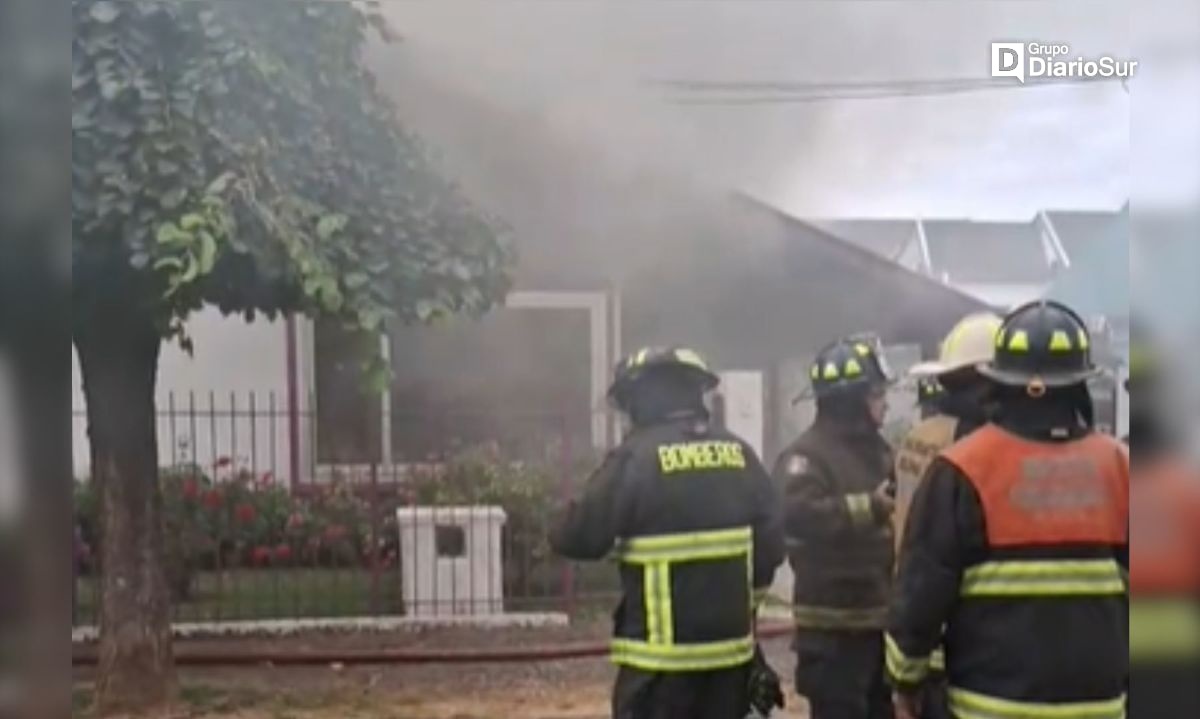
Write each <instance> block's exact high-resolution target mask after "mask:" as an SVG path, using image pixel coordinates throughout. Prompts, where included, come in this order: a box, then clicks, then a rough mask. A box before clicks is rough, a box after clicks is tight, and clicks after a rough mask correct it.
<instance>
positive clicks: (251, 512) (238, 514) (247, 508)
mask: <svg viewBox="0 0 1200 719" xmlns="http://www.w3.org/2000/svg"><path fill="white" fill-rule="evenodd" d="M233 516H234V518H236V519H237V521H238V522H239V523H240V524H251V523H253V522H254V519H255V517H257V516H258V511H257V510H255V509H254V505H253V504H248V503H246V502H243V503H242V504H239V505H238V506H237V508H236V509H234V510H233Z"/></svg>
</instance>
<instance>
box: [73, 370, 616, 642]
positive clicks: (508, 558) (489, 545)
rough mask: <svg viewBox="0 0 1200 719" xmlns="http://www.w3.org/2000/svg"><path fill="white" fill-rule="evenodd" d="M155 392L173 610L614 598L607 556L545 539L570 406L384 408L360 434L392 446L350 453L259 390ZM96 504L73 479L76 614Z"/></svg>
mask: <svg viewBox="0 0 1200 719" xmlns="http://www.w3.org/2000/svg"><path fill="white" fill-rule="evenodd" d="M159 404H160V409H159V418H158V430H159V456H160V464H161V466H162V467H163V471H162V480H161V481H162V487H163V492H164V533H165V542H164V553H165V555H166V570H167V577H168V580H169V583H170V586H171V591H172V594H173V598H174V611H175V617H176V620H177V621H179V622H207V621H234V620H250V619H287V618H330V617H382V616H462V615H467V614H471V615H480V614H495V613H498V612H514V611H563V612H568V613H576V612H580V611H591V610H592V609H593V608H599V607H601V606H607V605H608V604H609V600H610V599H611V597H612V596H613V595H614V594H615V591H616V589H617V577H616V572H615V569H614V568H613V567H612V566H610V565H607V564H603V563H601V564H592V565H574V564H572V563H569V562H566V561H564V560H562V559H561V558H558V557H556V556H554V555H553V553H552V552H551V551H550V547H549V541H548V535H549V532H550V528H551V524H552V522H553V521H554V516H555V514H556V510H557V507H558V506H559V505H560V504H561V502H562V501H563V500H564V499H565V498H567V497H568V496H570V495H572V494H574V493H575V492H577V491H578V489H579V487H580V486H581V484H582V482H583V480H584V478H585V477H586V476H587V474H588V472H589V471H590V470H591V468H592V467H593V466H594V465H595V463H596V461H597V459H598V451H597V450H596V449H595V448H594V445H595V444H596V442H595V441H594V439H595V438H594V437H592V436H591V434H590V428H591V427H593V426H594V423H593V421H592V420H593V419H594V418H593V417H591V416H588V415H587V414H586V413H575V414H571V413H559V412H546V411H512V410H506V411H477V410H476V411H466V410H454V411H441V412H437V413H433V412H423V413H415V412H412V413H406V412H394V413H389V414H387V415H382V416H380V417H379V422H380V425H381V427H380V428H377V429H376V430H375V431H376V435H377V437H378V436H380V435H382V434H383V433H385V432H390V433H391V436H390V439H391V445H392V446H391V447H390V448H384V449H383V450H380V451H378V452H376V451H374V450H373V448H369V449H368V451H366V452H364V453H362V455H361V456H356V455H355V448H354V447H350V448H349V450H347V448H346V446H344V445H343V446H341V447H337V446H335V445H336V443H335V445H331V444H330V440H327V439H323V438H322V433H325V434H326V436H337V435H339V434H340V435H342V436H344V435H345V434H346V433H345V431H344V430H345V427H344V426H343V427H337V426H334V427H331V426H330V422H331V421H332V420H331V419H330V418H328V417H319V416H317V415H316V414H315V413H313V412H308V411H290V410H289V409H288V408H286V407H282V406H280V405H279V403H277V402H276V400H275V398H274V397H273V395H269V394H268V395H265V396H259V395H254V394H250V395H244V396H240V397H239V396H236V395H235V396H229V397H227V398H224V401H222V398H220V397H218V396H217V395H216V394H208V395H195V394H188V395H186V396H182V397H180V396H170V395H169V396H168V397H167V398H165V401H160V403H159ZM76 422H78V423H80V425H81V426H82V424H83V423H84V422H85V417H84V414H83V413H82V412H77V414H76ZM431 428H435V429H436V432H431V431H430V429H431ZM456 428H462V430H463V431H462V433H461V435H459V434H458V433H457V432H456ZM339 430H340V431H339ZM416 430H420V431H416ZM358 449H362V448H361V447H359V448H358ZM330 455H333V456H334V457H335V458H336V459H338V460H339V461H325V460H327V459H329V457H330ZM384 455H388V456H387V457H386V459H387V461H382V460H383V458H384ZM95 505H96V501H95V497H94V494H93V492H92V487H91V485H90V484H89V482H88V481H87V480H86V478H81V479H80V481H79V482H77V485H76V520H77V523H78V527H79V540H78V546H77V570H78V571H77V579H76V601H75V624H76V625H91V624H94V623H95V622H96V620H97V610H98V597H97V588H98V576H99V573H100V572H101V571H102V568H101V567H99V566H98V561H97V557H98V556H99V552H98V547H99V545H100V543H101V542H103V537H102V536H101V528H100V526H99V523H98V521H97V518H96V517H97V512H96V506H95Z"/></svg>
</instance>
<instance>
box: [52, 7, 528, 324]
mask: <svg viewBox="0 0 1200 719" xmlns="http://www.w3.org/2000/svg"><path fill="white" fill-rule="evenodd" d="M72 5H73V11H74V21H75V32H74V41H73V48H72V49H73V79H72V88H73V100H74V102H73V117H72V129H73V132H72V141H73V145H72V164H71V170H72V176H73V198H72V221H73V228H72V229H73V237H74V243H73V250H74V258H73V259H74V286H75V307H76V308H77V312H78V313H80V314H79V317H78V319H79V321H88V311H89V308H94V307H96V306H97V304H96V303H97V302H101V303H102V302H103V300H104V298H108V299H118V300H119V301H120V302H121V303H123V304H124V303H133V304H131V305H130V306H128V307H127V310H128V311H144V312H147V313H149V314H150V315H152V316H153V319H154V321H155V322H156V323H157V324H158V326H159V327H160V328H161V330H162V332H163V333H164V334H167V333H170V332H171V331H173V330H174V329H177V328H178V327H179V322H180V320H182V319H184V318H186V316H187V315H188V314H189V313H190V312H192V311H193V310H196V309H197V308H199V307H200V306H201V305H203V304H205V303H211V304H215V305H217V306H219V307H220V308H221V309H222V310H223V311H225V312H227V313H228V312H242V313H245V314H246V315H247V317H248V318H252V317H253V316H254V315H255V314H256V313H259V312H262V313H266V314H267V315H268V316H274V315H275V314H276V313H278V312H289V311H295V312H301V313H307V314H321V315H325V316H335V317H338V318H340V319H343V320H345V322H346V323H347V324H348V325H349V326H350V327H353V328H358V329H362V330H366V331H374V330H378V329H379V328H380V327H381V326H382V325H383V324H384V323H385V322H387V321H399V322H414V321H426V320H429V319H431V318H433V317H436V316H437V315H439V314H440V313H447V312H461V311H466V312H473V311H480V310H483V309H486V308H487V307H488V306H490V305H491V304H492V303H493V302H495V301H496V300H497V299H498V298H499V297H501V296H502V295H503V293H504V292H505V291H506V289H507V272H506V269H507V267H508V265H509V261H510V255H509V252H508V251H507V246H506V244H505V243H503V242H501V241H499V240H498V238H499V237H500V235H499V233H498V230H497V226H496V225H495V223H492V222H489V221H488V220H487V218H485V217H483V216H482V215H481V214H479V213H478V212H477V211H475V210H474V209H473V208H472V207H471V206H469V205H468V203H467V202H466V201H465V200H464V199H463V198H462V196H461V195H460V193H458V192H456V188H455V187H454V186H453V185H452V184H451V183H450V182H447V181H446V180H444V179H442V177H440V176H439V174H438V172H437V171H436V168H434V167H433V166H432V165H431V163H430V161H429V159H428V156H427V154H426V153H425V152H423V151H422V147H421V145H420V143H419V142H418V141H417V140H416V138H414V137H413V136H412V135H410V134H408V133H406V132H405V131H404V130H403V129H401V127H400V126H399V125H398V124H397V123H396V122H395V116H394V108H393V107H392V105H391V103H390V102H389V101H388V99H387V98H385V97H384V96H383V95H382V93H381V92H380V91H379V90H378V89H377V87H376V84H375V80H374V78H373V76H372V75H371V73H370V72H369V71H368V70H367V69H366V68H365V67H364V65H363V63H362V58H361V52H362V49H363V47H364V44H365V43H366V42H367V39H368V32H369V31H370V30H371V28H372V27H374V28H376V29H378V30H380V31H381V33H382V34H383V36H384V37H385V39H388V38H390V35H389V33H388V31H387V28H386V25H385V23H384V22H383V20H382V18H381V16H380V15H379V14H378V9H377V8H375V7H374V6H373V5H374V4H373V3H361V4H352V3H349V2H291V1H289V0H256V2H212V3H208V2H167V1H162V0H134V1H129V0H123V1H121V2H115V1H113V0H98V1H94V2H92V1H84V0H74V2H73V3H72Z"/></svg>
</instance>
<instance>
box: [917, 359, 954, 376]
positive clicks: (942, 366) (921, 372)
mask: <svg viewBox="0 0 1200 719" xmlns="http://www.w3.org/2000/svg"><path fill="white" fill-rule="evenodd" d="M953 369H954V368H953V367H950V366H949V365H947V364H946V363H944V362H936V361H931V362H920V363H917V364H915V365H913V366H912V367H909V368H908V376H909V377H917V378H920V379H924V378H926V377H936V376H938V375H940V374H945V373H946V372H949V371H951V370H953Z"/></svg>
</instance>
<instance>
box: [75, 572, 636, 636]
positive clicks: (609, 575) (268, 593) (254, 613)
mask: <svg viewBox="0 0 1200 719" xmlns="http://www.w3.org/2000/svg"><path fill="white" fill-rule="evenodd" d="M538 569H539V570H541V571H536V572H534V576H533V577H531V580H530V582H529V583H528V586H525V583H524V582H521V583H517V582H515V581H514V582H513V584H514V586H512V587H509V588H508V590H507V591H506V595H507V598H506V602H505V604H506V609H508V610H509V611H558V610H561V609H562V607H563V602H562V599H561V597H560V591H559V590H560V580H561V572H560V568H559V567H552V566H551V565H549V564H547V565H544V566H543V567H539V568H538ZM575 578H576V587H577V592H578V593H579V594H580V595H581V596H582V597H589V596H593V595H595V594H596V593H597V592H604V593H608V594H611V592H612V591H614V590H615V589H616V588H617V572H616V569H615V568H614V567H613V566H611V565H610V564H608V563H602V562H598V563H589V564H584V565H578V566H577V567H576V569H575ZM96 586H97V585H96V581H95V580H94V579H93V578H90V577H85V578H82V579H80V580H79V581H78V582H77V591H78V595H77V601H78V608H77V612H76V621H75V624H77V625H87V624H95V620H96V607H97V597H96ZM377 591H378V602H377V604H373V603H372V601H371V600H372V579H371V573H370V571H368V570H365V569H329V568H326V569H239V570H231V571H226V572H221V573H217V572H201V573H200V574H198V575H197V577H196V583H195V587H194V589H193V591H192V595H191V597H190V598H189V599H188V600H187V601H184V602H181V603H178V604H177V605H176V606H175V621H176V622H213V621H238V620H255V619H291V618H322V619H325V618H336V617H363V616H399V615H403V614H404V602H403V598H402V597H403V595H402V593H401V586H400V572H399V571H398V570H395V569H391V570H384V571H383V572H381V574H380V576H379V585H378V590H377ZM605 603H606V604H607V603H608V602H607V601H606V602H605Z"/></svg>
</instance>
